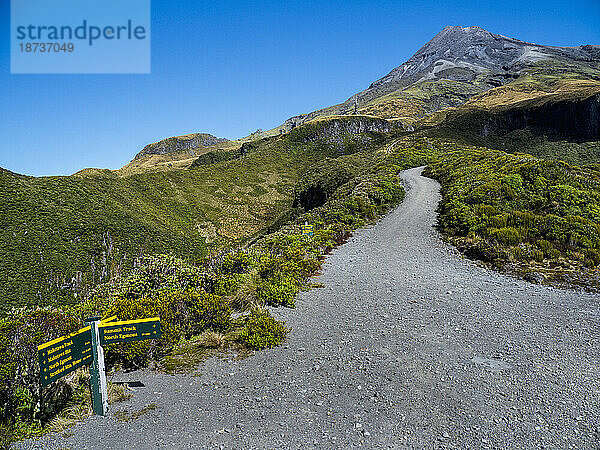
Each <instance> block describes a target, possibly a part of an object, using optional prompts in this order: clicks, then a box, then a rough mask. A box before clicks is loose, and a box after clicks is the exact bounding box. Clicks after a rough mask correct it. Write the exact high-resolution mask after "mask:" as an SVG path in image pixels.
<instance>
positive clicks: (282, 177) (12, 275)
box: [0, 119, 382, 311]
mask: <svg viewBox="0 0 600 450" xmlns="http://www.w3.org/2000/svg"><path fill="white" fill-rule="evenodd" d="M365 120H366V121H370V120H372V119H365ZM336 130H337V131H336ZM336 130H333V131H332V130H329V131H328V123H327V122H324V123H322V124H319V125H310V126H309V127H308V128H300V129H298V131H296V132H294V133H290V134H289V135H286V136H281V137H275V138H270V139H265V140H262V141H260V142H258V143H255V144H253V148H252V151H251V152H249V153H248V154H246V155H245V156H244V157H240V158H237V159H233V160H230V161H223V162H220V163H217V164H208V165H204V166H200V167H196V168H194V169H190V170H187V169H186V170H177V171H166V172H156V173H143V174H135V175H131V176H124V177H120V176H118V175H117V174H115V173H112V172H110V171H97V172H95V173H93V174H90V175H85V176H81V175H79V176H71V177H45V178H32V177H25V176H21V175H17V174H13V173H11V172H8V171H4V170H3V171H1V172H0V209H1V210H2V211H3V214H2V216H0V221H1V226H0V260H1V261H2V265H1V266H0V295H1V296H2V298H3V299H4V301H3V303H2V305H1V307H0V308H1V309H2V310H3V311H6V310H7V309H8V308H10V307H11V306H24V305H45V304H52V303H55V302H58V303H69V302H74V301H75V300H76V298H77V297H81V296H82V295H85V294H86V292H87V291H88V290H89V287H90V286H91V285H93V284H97V283H99V282H104V281H106V280H108V279H110V278H111V277H114V276H118V275H121V274H124V273H127V272H128V271H129V270H130V269H131V268H132V267H133V265H134V261H135V258H136V257H138V256H140V255H143V254H156V253H168V252H172V253H173V254H174V255H176V256H180V257H182V258H184V259H185V260H186V261H190V262H198V261H200V260H201V259H202V258H203V257H204V256H205V255H206V254H207V252H208V250H209V249H210V248H220V247H223V246H226V245H231V244H234V243H236V242H239V241H241V240H244V239H248V238H250V237H252V236H256V235H257V234H260V233H261V232H262V231H263V230H265V229H266V228H267V227H269V226H270V225H272V224H273V223H275V222H276V221H278V220H279V219H280V218H281V217H283V216H285V215H287V214H289V213H290V211H291V208H292V202H293V197H294V186H295V184H296V182H297V181H298V180H299V177H300V176H301V174H302V173H303V170H304V168H305V167H308V166H310V165H311V164H313V163H315V162H317V161H319V160H321V159H323V158H325V157H329V158H339V157H343V156H344V155H346V154H356V153H357V152H359V153H361V154H364V155H370V154H371V151H372V150H374V149H376V148H377V147H378V145H380V143H381V142H382V138H381V137H380V136H379V135H378V134H377V133H370V132H365V133H359V134H357V135H355V136H351V137H348V136H347V135H346V133H345V132H344V130H343V129H342V130H341V131H340V130H339V129H336ZM369 157H370V156H369ZM359 159H360V158H359Z"/></svg>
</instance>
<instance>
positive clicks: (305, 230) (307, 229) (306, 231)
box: [301, 222, 313, 236]
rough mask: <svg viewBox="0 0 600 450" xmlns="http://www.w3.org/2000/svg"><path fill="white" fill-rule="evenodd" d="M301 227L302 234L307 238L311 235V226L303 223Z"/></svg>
mask: <svg viewBox="0 0 600 450" xmlns="http://www.w3.org/2000/svg"><path fill="white" fill-rule="evenodd" d="M301 227H302V234H304V235H307V236H312V235H313V226H312V225H309V224H308V222H304V225H301Z"/></svg>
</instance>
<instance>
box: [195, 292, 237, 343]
mask: <svg viewBox="0 0 600 450" xmlns="http://www.w3.org/2000/svg"><path fill="white" fill-rule="evenodd" d="M185 295H186V296H188V297H189V303H190V311H191V314H192V317H191V324H192V325H191V326H192V334H199V333H201V332H203V331H205V330H213V331H221V332H224V331H227V330H229V328H230V326H231V312H232V311H231V306H230V305H229V303H227V301H225V300H224V299H223V298H222V297H220V296H218V295H214V294H207V293H206V292H197V291H191V292H187V293H186V294H185Z"/></svg>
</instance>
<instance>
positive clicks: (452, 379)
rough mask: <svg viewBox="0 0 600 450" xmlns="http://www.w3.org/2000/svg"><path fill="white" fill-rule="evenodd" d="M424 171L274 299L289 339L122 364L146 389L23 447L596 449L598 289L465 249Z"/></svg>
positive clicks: (411, 173)
mask: <svg viewBox="0 0 600 450" xmlns="http://www.w3.org/2000/svg"><path fill="white" fill-rule="evenodd" d="M420 171H421V169H411V170H408V171H405V172H403V173H402V174H401V178H402V180H403V182H404V184H405V185H406V187H407V196H406V199H405V200H404V202H403V203H402V204H401V205H400V206H399V207H398V208H396V209H395V210H394V211H392V212H391V213H390V214H389V215H387V216H386V217H384V218H383V219H382V220H381V221H380V222H379V223H378V224H376V225H375V226H373V227H369V228H365V229H363V230H359V231H358V232H356V233H355V234H354V236H353V237H352V238H351V239H350V240H349V241H348V243H347V244H345V245H343V246H342V247H340V248H338V249H337V250H335V251H334V252H333V254H332V255H330V256H329V257H328V258H327V261H326V262H325V266H324V270H323V274H322V275H320V276H318V277H316V279H315V282H320V283H323V284H324V285H325V288H324V289H313V290H312V291H309V292H302V293H301V294H300V295H299V297H298V299H297V302H296V303H297V307H296V309H293V310H289V309H277V310H275V311H274V314H276V315H277V316H278V317H279V318H280V319H284V320H286V321H287V324H288V326H290V327H291V329H292V331H291V333H290V335H289V337H288V340H287V342H286V344H285V345H284V346H281V347H278V348H275V349H272V350H266V351H262V352H258V353H256V354H255V355H253V356H252V357H250V358H247V359H244V360H240V361H238V360H235V359H234V357H233V356H232V357H228V358H213V359H210V360H208V361H207V362H205V363H204V364H203V366H202V367H201V372H202V375H200V376H198V377H191V376H190V377H188V376H168V375H162V374H156V373H151V372H146V371H144V372H133V373H128V374H119V379H120V380H121V381H141V382H142V383H143V384H144V385H145V387H143V388H138V389H137V391H136V392H135V396H134V397H133V398H132V399H131V400H128V401H126V402H124V403H122V404H118V405H115V406H114V408H113V409H112V411H111V413H110V414H109V416H107V417H92V418H90V419H88V420H85V421H84V422H82V423H80V424H78V425H77V426H75V427H73V428H72V429H70V430H69V433H74V434H73V435H72V436H70V437H64V436H63V435H60V434H58V435H57V434H53V435H47V436H44V437H43V438H42V439H40V440H37V441H34V440H30V441H27V442H24V443H21V444H20V445H19V447H21V448H61V447H67V448H74V449H105V448H110V449H121V448H122V449H132V448H140V449H146V448H148V449H154V448H166V447H172V448H228V449H229V448H248V449H250V448H303V449H304V448H354V447H366V448H482V447H483V448H523V449H530V448H598V447H599V443H600V440H599V439H600V433H599V430H600V381H599V380H600V369H599V367H600V357H599V351H598V342H600V314H599V300H600V297H599V296H598V295H594V294H586V293H581V292H577V291H572V290H563V289H552V288H548V287H545V286H541V285H532V284H528V283H527V282H525V281H521V280H518V279H514V278H511V277H507V276H504V275H501V274H498V273H495V272H492V271H489V270H487V269H485V268H482V267H480V266H478V265H477V264H476V263H474V262H472V261H469V260H466V259H464V258H462V257H460V255H459V254H458V253H457V252H456V251H455V250H454V249H452V248H449V247H448V246H446V245H445V244H443V243H442V242H441V240H440V239H439V236H438V234H437V233H436V232H435V231H434V229H433V225H434V222H435V209H436V206H437V204H438V202H439V200H440V195H439V185H438V184H437V183H436V182H435V181H433V180H430V179H427V178H424V177H421V176H420ZM158 392H160V393H162V395H158V394H157V393H158ZM375 400H376V401H375ZM151 404H155V405H156V406H157V408H156V409H148V410H147V411H146V412H145V413H144V414H141V415H140V416H139V417H138V418H137V419H135V420H131V421H129V422H120V421H119V420H118V418H117V415H116V414H115V413H116V412H117V411H123V410H127V411H129V413H130V414H131V413H134V412H135V411H140V410H142V409H143V408H144V407H146V406H148V405H151Z"/></svg>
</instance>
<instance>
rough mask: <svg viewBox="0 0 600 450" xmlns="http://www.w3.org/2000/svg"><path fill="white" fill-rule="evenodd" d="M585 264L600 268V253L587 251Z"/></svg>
mask: <svg viewBox="0 0 600 450" xmlns="http://www.w3.org/2000/svg"><path fill="white" fill-rule="evenodd" d="M584 263H585V265H586V266H587V267H596V266H598V264H600V252H599V251H598V250H595V249H588V250H586V251H585V260H584Z"/></svg>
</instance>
